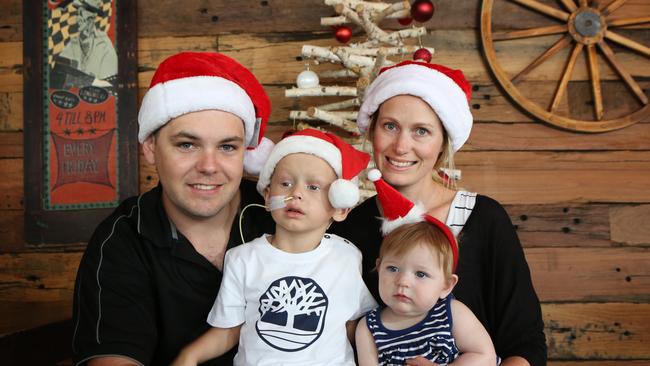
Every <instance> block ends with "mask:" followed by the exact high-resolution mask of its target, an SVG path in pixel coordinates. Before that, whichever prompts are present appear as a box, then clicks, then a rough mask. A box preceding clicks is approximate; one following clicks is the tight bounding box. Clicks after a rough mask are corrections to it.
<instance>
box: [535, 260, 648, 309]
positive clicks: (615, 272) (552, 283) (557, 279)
mask: <svg viewBox="0 0 650 366" xmlns="http://www.w3.org/2000/svg"><path fill="white" fill-rule="evenodd" d="M525 253H526V259H527V260H528V264H529V266H530V270H531V274H532V277H533V283H534V285H535V289H536V290H537V294H538V296H539V298H540V300H541V301H615V300H619V301H634V302H645V303H647V302H650V292H648V289H649V288H650V266H648V263H650V250H649V249H648V248H528V249H525Z"/></svg>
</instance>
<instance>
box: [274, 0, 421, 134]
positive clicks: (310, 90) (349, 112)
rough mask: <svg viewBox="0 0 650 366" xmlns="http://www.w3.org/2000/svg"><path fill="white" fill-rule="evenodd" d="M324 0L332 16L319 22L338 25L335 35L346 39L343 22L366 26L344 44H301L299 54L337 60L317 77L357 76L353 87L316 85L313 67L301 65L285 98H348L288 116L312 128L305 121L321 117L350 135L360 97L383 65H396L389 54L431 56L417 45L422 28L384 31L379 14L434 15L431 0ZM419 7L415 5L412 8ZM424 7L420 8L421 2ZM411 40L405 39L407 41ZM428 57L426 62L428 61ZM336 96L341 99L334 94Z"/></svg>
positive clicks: (320, 60)
mask: <svg viewBox="0 0 650 366" xmlns="http://www.w3.org/2000/svg"><path fill="white" fill-rule="evenodd" d="M325 4H326V5H329V6H332V7H334V9H335V10H336V13H337V14H339V15H338V16H335V17H325V18H321V25H323V26H334V27H341V28H338V30H339V31H340V30H342V31H344V32H341V35H340V34H339V33H338V31H337V39H339V41H342V42H347V41H348V40H349V38H350V37H351V34H352V32H351V29H350V28H349V27H348V26H347V25H349V24H352V25H353V26H356V27H360V28H362V29H363V30H364V31H365V34H366V39H365V40H364V41H363V42H359V43H351V44H349V45H347V46H332V47H319V46H312V45H304V46H303V47H302V57H303V59H309V60H311V61H312V63H314V64H316V65H317V64H319V63H323V62H330V63H335V64H340V65H341V66H342V67H343V69H341V70H335V71H326V72H323V73H322V75H321V76H322V77H324V78H330V79H339V80H344V79H347V80H348V81H349V80H350V79H354V78H356V84H355V86H341V85H331V86H321V85H319V77H318V75H316V73H314V72H313V71H310V70H306V71H303V72H302V73H300V75H298V78H297V87H294V88H292V89H288V90H286V91H285V96H286V97H289V98H300V97H308V96H311V97H313V96H324V97H329V96H332V97H342V96H343V97H350V98H349V99H345V100H343V101H338V102H335V103H328V104H323V105H318V106H311V107H309V108H307V110H292V111H291V112H290V115H289V118H290V119H291V120H293V121H296V120H299V121H306V122H303V123H300V124H298V126H297V127H298V128H299V129H302V128H307V127H313V126H311V125H310V124H309V122H317V121H322V122H326V123H328V124H330V125H333V126H336V127H338V128H341V129H343V130H345V131H347V132H349V133H351V134H353V135H357V134H359V130H358V128H357V125H356V122H355V121H356V117H357V111H356V109H357V107H359V105H360V101H361V100H362V98H363V94H364V91H365V89H366V88H367V87H368V85H370V82H371V81H372V80H373V79H374V78H375V77H376V76H377V74H378V72H379V70H380V69H381V68H382V67H386V66H391V65H393V64H395V63H396V62H395V61H392V60H391V58H395V57H399V58H400V59H404V56H408V58H411V57H412V55H414V54H415V55H416V57H415V58H418V56H419V57H420V58H423V59H426V58H428V60H430V59H431V55H432V54H433V52H434V50H433V48H429V47H426V48H425V47H421V46H419V45H417V44H418V43H419V42H417V41H418V40H419V38H420V37H422V36H424V35H426V34H427V30H426V28H424V27H415V26H413V27H412V28H408V29H401V30H394V31H385V30H383V29H381V28H380V27H379V23H380V22H381V21H383V20H384V19H399V20H400V23H402V24H404V23H406V22H410V20H412V19H411V16H413V18H415V19H416V20H418V21H426V20H428V19H429V18H431V15H433V4H432V3H431V2H430V0H416V1H415V2H414V3H413V7H414V9H413V10H417V11H416V12H414V11H413V10H412V5H411V4H410V3H409V1H408V0H402V1H399V2H395V3H384V2H381V1H376V2H371V1H361V0H325ZM416 6H417V7H418V8H417V9H416V8H415V7H416ZM422 6H423V7H422ZM407 43H410V44H407ZM428 60H427V61H428ZM339 99H340V98H339Z"/></svg>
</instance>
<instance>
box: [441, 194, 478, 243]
mask: <svg viewBox="0 0 650 366" xmlns="http://www.w3.org/2000/svg"><path fill="white" fill-rule="evenodd" d="M474 206H476V193H474V192H467V191H458V192H456V196H455V197H454V200H453V201H452V202H451V207H450V208H449V215H448V216H447V222H446V223H445V224H447V226H449V228H450V229H451V232H452V233H454V236H456V237H458V234H460V231H461V230H463V227H465V223H466V222H467V219H468V218H469V215H471V214H472V211H473V210H474Z"/></svg>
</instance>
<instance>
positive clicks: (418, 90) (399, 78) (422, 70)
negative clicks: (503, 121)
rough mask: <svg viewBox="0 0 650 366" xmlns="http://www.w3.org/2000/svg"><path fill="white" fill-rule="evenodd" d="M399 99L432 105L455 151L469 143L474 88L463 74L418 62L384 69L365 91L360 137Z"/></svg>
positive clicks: (360, 116)
mask: <svg viewBox="0 0 650 366" xmlns="http://www.w3.org/2000/svg"><path fill="white" fill-rule="evenodd" d="M397 95H413V96H416V97H419V98H420V99H422V100H423V101H425V102H426V103H427V104H429V106H431V108H432V109H433V110H434V111H435V112H436V114H437V115H438V118H440V121H441V122H442V125H443V126H444V128H445V130H446V131H447V134H448V135H449V137H450V138H451V143H452V148H453V150H454V151H458V149H460V148H461V147H462V146H463V144H464V143H465V142H466V141H467V138H468V137H469V133H470V131H471V130H472V121H473V119H472V113H471V112H470V108H469V101H470V97H471V86H470V84H469V83H468V82H467V80H466V79H465V76H464V75H463V72H462V71H460V70H453V69H450V68H448V67H445V66H442V65H437V64H429V63H425V62H418V61H403V62H400V63H399V64H397V65H393V66H390V67H385V68H383V69H381V71H380V73H379V76H377V78H376V79H375V80H374V81H373V82H372V84H370V86H369V87H368V89H366V92H365V94H364V98H363V103H362V104H361V107H360V109H359V115H358V117H357V125H358V126H359V130H360V131H361V133H365V131H366V130H367V129H368V126H369V125H370V121H371V118H372V115H373V114H374V113H375V112H376V111H377V110H378V109H379V107H380V106H381V104H382V103H383V102H385V101H386V100H388V99H390V98H392V97H394V96H397Z"/></svg>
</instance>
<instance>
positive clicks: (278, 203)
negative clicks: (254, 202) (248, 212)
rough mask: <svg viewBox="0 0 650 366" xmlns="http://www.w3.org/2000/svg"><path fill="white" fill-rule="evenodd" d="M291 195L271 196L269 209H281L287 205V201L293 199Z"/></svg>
mask: <svg viewBox="0 0 650 366" xmlns="http://www.w3.org/2000/svg"><path fill="white" fill-rule="evenodd" d="M292 199H293V197H291V196H271V198H269V204H268V205H267V206H266V210H267V211H273V210H279V209H281V208H285V207H287V202H289V201H291V200H292Z"/></svg>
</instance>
